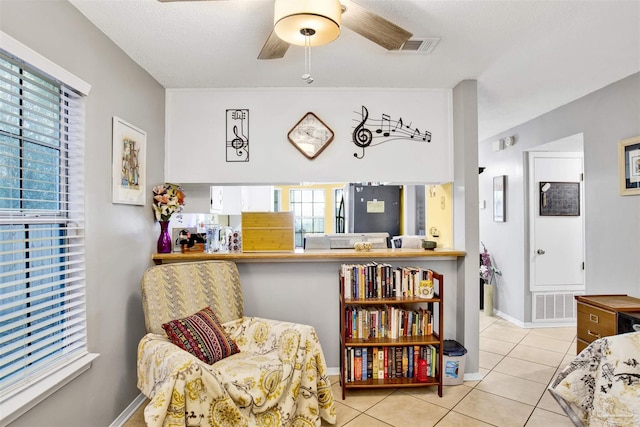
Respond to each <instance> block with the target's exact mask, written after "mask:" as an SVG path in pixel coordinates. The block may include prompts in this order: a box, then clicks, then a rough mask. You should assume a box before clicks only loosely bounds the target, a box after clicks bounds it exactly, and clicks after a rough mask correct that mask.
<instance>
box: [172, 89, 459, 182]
mask: <svg viewBox="0 0 640 427" xmlns="http://www.w3.org/2000/svg"><path fill="white" fill-rule="evenodd" d="M452 102H453V100H452V97H451V90H450V89H415V88H411V89H404V88H395V89H371V88H342V87H341V88H309V87H304V88H218V89H213V88H212V89H167V92H166V127H165V156H166V165H165V180H167V181H168V182H179V183H180V184H186V183H194V184H197V183H205V184H211V185H225V184H234V185H235V184H241V185H264V184H266V183H279V184H282V183H290V184H291V183H300V182H398V183H426V182H430V183H436V182H450V181H451V180H452V179H453V150H452V144H453V126H452V120H453V114H452V108H451V106H452ZM363 106H364V107H365V109H366V110H367V112H366V113H365V115H366V116H368V117H367V120H364V117H363V115H362V113H363V108H362V107H363ZM225 112H226V114H225ZM249 112H250V114H249ZM308 112H313V113H314V114H315V115H316V116H317V117H320V118H322V121H323V122H324V123H326V124H327V125H329V126H330V128H331V131H332V132H333V135H334V138H333V141H332V142H331V144H330V145H328V146H326V143H325V144H324V146H326V148H325V149H324V150H323V151H322V153H321V154H320V155H318V153H320V151H319V150H317V149H316V150H314V151H312V152H310V153H309V152H306V153H303V154H305V156H306V157H307V158H305V156H301V153H300V150H299V149H296V147H295V146H293V145H292V143H291V141H290V140H289V136H291V135H289V133H290V131H291V129H292V126H293V125H294V124H295V123H297V122H298V121H299V120H300V118H301V117H303V116H305V114H307V113H308ZM249 119H251V120H250V121H249ZM374 119H375V120H374ZM360 124H361V126H360V129H362V130H361V131H360V132H359V133H360V136H361V137H362V136H363V135H364V136H365V137H367V136H368V132H371V140H370V141H369V140H367V139H365V140H358V143H359V144H360V146H357V145H355V146H354V142H353V134H354V128H356V127H358V125H360ZM365 129H366V130H365ZM367 131H368V132H367ZM385 134H387V136H385ZM431 135H433V139H432V140H431V143H429V140H430V139H431ZM356 136H358V133H356ZM412 137H413V138H412ZM223 141H224V142H223ZM294 145H295V144H294ZM298 145H299V144H298ZM194 153H197V155H198V158H199V159H202V160H203V161H206V167H198V168H193V167H185V164H184V159H185V158H189V157H191V156H193V154H194ZM354 153H355V154H356V156H354ZM307 154H309V155H310V156H311V157H313V161H309V160H311V159H310V158H308V157H309V156H307Z"/></svg>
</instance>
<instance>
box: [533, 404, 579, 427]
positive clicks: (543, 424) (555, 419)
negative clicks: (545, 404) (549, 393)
mask: <svg viewBox="0 0 640 427" xmlns="http://www.w3.org/2000/svg"><path fill="white" fill-rule="evenodd" d="M526 426H527V427H549V426H553V427H573V423H572V422H571V420H570V419H569V417H567V416H564V415H558V414H556V413H555V412H549V411H545V410H544V409H540V408H536V409H534V411H533V414H531V417H530V418H529V421H527V424H526Z"/></svg>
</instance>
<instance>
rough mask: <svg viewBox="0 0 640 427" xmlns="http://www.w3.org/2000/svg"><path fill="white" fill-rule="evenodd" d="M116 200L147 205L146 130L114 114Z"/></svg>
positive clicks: (113, 177)
mask: <svg viewBox="0 0 640 427" xmlns="http://www.w3.org/2000/svg"><path fill="white" fill-rule="evenodd" d="M112 149H113V159H112V190H113V203H123V204H128V205H145V204H146V198H145V197H146V195H145V187H146V156H147V133H146V132H145V131H143V130H141V129H139V128H137V127H135V126H134V125H132V124H131V123H127V122H125V121H124V120H122V119H121V118H119V117H115V116H114V117H113V148H112Z"/></svg>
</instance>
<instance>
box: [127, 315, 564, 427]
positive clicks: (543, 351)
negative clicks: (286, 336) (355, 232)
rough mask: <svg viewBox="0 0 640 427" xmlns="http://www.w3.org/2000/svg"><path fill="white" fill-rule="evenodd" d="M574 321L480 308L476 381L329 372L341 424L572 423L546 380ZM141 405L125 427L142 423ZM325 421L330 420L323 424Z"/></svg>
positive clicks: (530, 426)
mask: <svg viewBox="0 0 640 427" xmlns="http://www.w3.org/2000/svg"><path fill="white" fill-rule="evenodd" d="M575 335H576V328H575V327H568V328H564V327H563V328H539V329H522V328H519V327H517V326H515V325H513V324H512V323H510V322H508V321H506V320H503V319H501V318H499V317H487V316H485V315H484V314H483V313H482V312H480V373H481V374H482V376H483V378H482V380H481V381H466V382H465V383H464V384H462V385H457V386H445V387H444V389H443V393H442V397H441V398H440V397H438V390H437V387H426V388H419V389H375V390H348V391H347V398H346V399H345V400H342V399H341V398H340V397H341V391H340V384H339V382H338V377H337V376H336V377H332V381H333V392H334V397H335V399H336V408H337V412H338V422H337V423H336V426H344V427H378V426H379V427H382V426H397V427H405V426H411V427H420V426H438V427H452V426H464V427H467V426H469V427H475V426H509V427H517V426H527V427H538V426H540V427H548V426H553V427H563V426H567V427H571V426H573V424H572V423H571V421H569V419H568V418H567V417H566V416H565V415H564V412H563V411H562V409H560V406H558V404H557V403H556V401H555V400H554V399H553V398H552V397H551V395H550V394H549V393H548V392H547V391H546V388H547V385H548V384H549V382H551V380H552V379H554V378H555V376H556V375H557V373H558V372H559V370H561V369H562V368H564V366H566V365H567V364H568V363H569V362H570V361H571V360H573V358H574V357H575V348H576V346H575ZM143 409H144V407H141V408H140V409H139V410H138V411H137V412H136V413H135V414H134V415H133V416H132V417H131V418H130V419H129V420H128V421H127V422H126V423H125V424H124V426H123V427H143V426H144V425H145V424H144V420H143V416H142V411H143ZM322 425H323V426H329V425H330V424H327V423H323V424H322Z"/></svg>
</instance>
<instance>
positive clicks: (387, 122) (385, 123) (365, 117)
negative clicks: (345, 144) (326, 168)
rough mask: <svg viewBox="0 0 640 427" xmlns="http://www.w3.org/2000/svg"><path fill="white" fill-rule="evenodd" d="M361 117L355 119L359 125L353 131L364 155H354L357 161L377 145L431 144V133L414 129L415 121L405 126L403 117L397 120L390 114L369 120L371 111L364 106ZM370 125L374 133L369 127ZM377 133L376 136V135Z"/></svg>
mask: <svg viewBox="0 0 640 427" xmlns="http://www.w3.org/2000/svg"><path fill="white" fill-rule="evenodd" d="M354 113H355V114H360V117H359V118H357V119H355V121H356V122H358V124H357V125H356V126H355V128H354V129H353V134H352V141H353V143H354V144H355V145H356V147H358V148H362V153H361V154H358V153H353V156H354V157H355V158H357V159H362V158H363V157H364V154H365V149H366V148H369V147H375V146H376V145H380V144H383V143H385V142H390V141H395V140H400V139H404V140H421V141H426V142H427V143H430V142H431V132H429V131H424V132H421V131H420V129H419V128H418V127H415V128H414V127H412V125H413V121H411V122H409V124H408V125H405V124H404V121H403V120H402V117H399V118H398V119H397V120H394V119H392V118H391V116H390V115H389V114H386V113H382V114H381V115H380V119H374V118H369V110H368V109H367V107H365V106H364V105H363V106H362V110H361V112H360V113H358V112H357V111H354ZM367 125H369V126H370V127H371V128H372V129H373V130H374V131H373V132H372V131H371V129H369V128H368V127H367ZM374 133H375V134H374Z"/></svg>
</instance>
